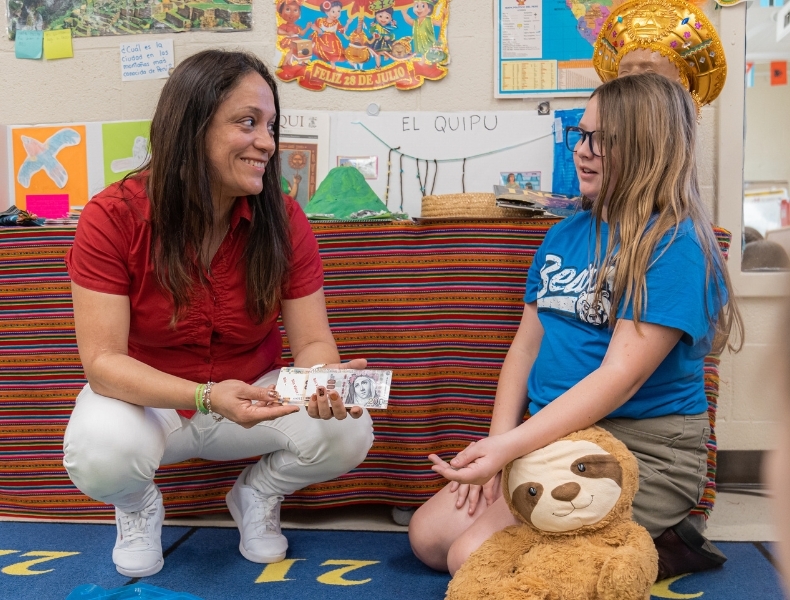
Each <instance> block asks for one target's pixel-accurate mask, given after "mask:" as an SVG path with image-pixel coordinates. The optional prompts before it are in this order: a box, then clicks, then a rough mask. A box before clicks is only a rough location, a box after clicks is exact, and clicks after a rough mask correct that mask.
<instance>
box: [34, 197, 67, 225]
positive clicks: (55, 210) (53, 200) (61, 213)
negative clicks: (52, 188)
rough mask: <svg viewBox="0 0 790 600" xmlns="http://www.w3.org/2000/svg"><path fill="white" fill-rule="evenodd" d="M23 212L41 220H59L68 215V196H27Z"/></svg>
mask: <svg viewBox="0 0 790 600" xmlns="http://www.w3.org/2000/svg"><path fill="white" fill-rule="evenodd" d="M25 201H26V205H25V210H27V212H31V213H33V214H34V215H36V216H37V217H41V218H42V219H61V218H63V217H65V216H66V215H68V214H69V195H68V194H27V195H26V196H25Z"/></svg>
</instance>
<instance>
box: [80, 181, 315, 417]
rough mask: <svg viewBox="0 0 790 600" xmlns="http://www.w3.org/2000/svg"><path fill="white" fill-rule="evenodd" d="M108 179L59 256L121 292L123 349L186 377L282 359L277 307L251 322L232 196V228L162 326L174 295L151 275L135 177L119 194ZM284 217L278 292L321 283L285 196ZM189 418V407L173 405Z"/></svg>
mask: <svg viewBox="0 0 790 600" xmlns="http://www.w3.org/2000/svg"><path fill="white" fill-rule="evenodd" d="M121 196H122V194H121V190H120V187H119V186H118V185H117V184H115V185H112V186H110V187H109V188H107V189H106V190H104V191H103V192H101V193H99V194H97V195H96V196H95V197H94V198H93V199H92V200H91V201H90V202H89V203H88V204H87V205H86V206H85V209H84V210H83V212H82V215H81V216H80V220H79V225H78V226H77V232H76V235H75V237H74V245H73V246H72V248H71V250H70V251H69V253H68V254H67V255H66V266H67V268H68V271H69V274H70V275H71V279H72V281H74V282H75V283H77V284H78V285H80V286H82V287H84V288H87V289H89V290H93V291H96V292H103V293H106V294H117V295H123V296H128V297H129V300H130V307H131V315H130V316H131V320H130V323H129V356H131V357H132V358H135V359H137V360H139V361H141V362H143V363H145V364H147V365H150V366H152V367H154V368H155V369H158V370H160V371H163V372H165V373H169V374H171V375H175V376H177V377H183V378H184V379H189V380H191V381H197V382H206V381H223V380H225V379H240V380H242V381H246V382H247V383H252V382H254V381H256V380H257V379H258V378H260V377H261V376H262V375H263V374H265V373H267V372H269V371H271V370H272V369H274V368H277V367H280V366H282V365H283V364H284V363H283V361H282V358H281V354H282V338H281V336H280V331H279V328H278V326H277V316H278V314H279V311H276V312H275V314H272V315H270V316H269V317H268V318H266V319H264V321H263V322H261V323H256V322H255V320H254V319H253V318H252V317H250V315H249V314H248V312H247V295H246V285H245V283H246V273H245V263H244V258H243V255H244V249H245V245H246V244H247V239H248V231H249V225H250V218H251V211H250V207H249V204H248V203H247V199H246V198H239V199H238V200H237V201H236V203H235V205H234V206H233V210H232V212H231V217H230V228H229V230H228V233H227V235H226V236H225V239H224V240H223V241H222V244H221V245H220V247H219V249H218V250H217V253H216V255H215V256H214V258H213V260H212V262H211V272H210V273H208V272H205V271H204V276H205V277H206V279H207V282H208V283H207V284H206V285H203V284H202V283H201V282H200V281H199V280H198V279H197V276H196V278H195V281H194V285H193V288H192V293H191V298H190V302H189V307H188V309H187V312H186V315H185V316H184V318H182V319H181V320H179V321H178V322H177V323H176V327H175V329H173V328H172V327H170V318H171V316H172V314H173V302H172V299H171V298H170V297H169V296H168V295H166V294H165V293H164V292H163V291H162V289H161V288H160V286H159V284H158V283H157V281H156V276H155V274H154V270H153V263H152V260H151V251H150V246H151V244H150V241H151V227H150V224H149V222H148V218H149V216H150V204H149V200H148V196H147V195H146V193H145V182H144V179H143V178H136V179H130V180H127V182H126V186H125V189H124V192H123V196H125V199H124V198H122V197H121ZM284 201H285V203H286V207H287V212H288V216H289V219H290V225H291V245H292V247H293V257H292V259H291V263H290V268H289V278H288V281H287V283H286V285H285V287H284V289H283V298H284V299H293V298H302V297H304V296H309V295H310V294H312V293H314V292H316V291H318V290H319V289H321V286H322V285H323V269H322V265H321V258H320V256H319V254H318V244H317V242H316V240H315V237H314V236H313V233H312V230H311V229H310V224H309V223H308V222H307V218H306V217H305V215H304V212H302V209H301V208H300V207H299V205H298V204H297V203H296V202H295V201H294V200H292V199H291V198H289V197H287V196H286V197H284ZM178 412H179V413H180V414H182V415H184V416H186V417H188V418H189V417H191V416H192V415H193V414H194V413H195V411H186V410H180V411H178Z"/></svg>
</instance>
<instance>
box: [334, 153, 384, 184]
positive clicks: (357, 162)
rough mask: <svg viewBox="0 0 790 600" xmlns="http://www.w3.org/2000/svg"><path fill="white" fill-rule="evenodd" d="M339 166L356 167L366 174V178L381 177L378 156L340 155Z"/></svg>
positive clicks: (338, 158)
mask: <svg viewBox="0 0 790 600" xmlns="http://www.w3.org/2000/svg"><path fill="white" fill-rule="evenodd" d="M337 166H338V167H354V168H355V169H357V170H358V171H359V172H360V173H362V174H363V175H364V176H365V179H378V178H379V157H378V156H338V157H337Z"/></svg>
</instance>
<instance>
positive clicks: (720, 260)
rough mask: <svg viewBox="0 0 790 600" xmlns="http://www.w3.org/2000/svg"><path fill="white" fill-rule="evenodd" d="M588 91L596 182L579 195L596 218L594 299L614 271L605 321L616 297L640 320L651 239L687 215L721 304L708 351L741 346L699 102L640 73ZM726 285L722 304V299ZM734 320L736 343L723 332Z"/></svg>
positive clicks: (675, 229)
mask: <svg viewBox="0 0 790 600" xmlns="http://www.w3.org/2000/svg"><path fill="white" fill-rule="evenodd" d="M593 97H595V98H597V101H598V128H599V129H600V130H601V131H602V132H603V133H602V134H600V135H601V150H602V152H601V154H602V155H603V159H602V162H603V173H602V185H601V191H600V193H599V195H598V198H597V199H596V200H594V201H593V200H590V199H589V198H583V201H582V206H583V207H584V208H588V209H590V210H591V211H592V214H593V216H595V222H596V232H595V239H596V257H595V264H596V265H599V269H598V273H599V274H600V276H599V277H598V278H597V280H596V284H595V298H596V301H600V299H601V295H602V294H603V288H604V285H605V284H606V280H607V279H608V277H607V275H606V274H607V273H613V281H611V287H612V289H611V290H610V293H611V306H612V307H613V311H612V313H613V314H612V315H610V319H611V321H610V322H611V324H612V325H614V324H615V323H616V321H617V318H618V316H619V314H620V313H621V310H620V308H619V307H620V306H621V303H622V306H623V307H627V306H629V305H630V306H631V307H632V309H633V315H634V317H633V318H634V322H635V323H636V325H637V327H638V326H639V322H640V317H641V316H642V314H643V311H644V308H645V307H646V306H647V302H648V297H647V288H646V279H645V275H646V273H647V270H648V269H649V268H650V266H651V261H652V258H653V255H654V252H655V250H656V245H657V244H658V242H659V241H660V240H661V238H662V237H663V236H664V235H665V234H666V233H667V232H672V233H671V236H672V238H671V239H670V242H669V243H670V244H671V243H672V242H673V241H674V237H675V236H676V235H677V232H678V229H679V226H680V223H681V222H682V221H683V220H684V219H686V218H690V219H691V220H692V222H693V223H694V229H695V231H696V233H697V238H698V239H699V242H700V245H701V247H702V251H703V253H704V258H705V282H706V288H707V286H708V285H710V282H711V281H712V282H713V286H714V290H715V293H716V294H717V295H718V299H719V305H721V310H720V311H719V314H718V315H709V319H710V321H711V323H715V326H716V335H715V337H714V340H713V348H712V351H713V352H716V353H718V352H721V351H722V350H723V349H724V348H725V347H728V348H730V350H733V351H737V350H739V349H740V347H741V345H742V344H743V321H742V319H741V315H740V312H739V311H738V307H737V305H736V302H735V298H734V297H733V293H732V285H731V283H730V277H729V275H728V273H727V268H726V265H725V264H724V257H723V256H722V254H721V252H720V250H719V245H718V242H717V241H716V236H715V235H714V233H713V225H712V222H711V219H710V217H709V216H708V213H707V210H706V208H705V205H704V204H703V202H702V199H701V197H700V192H699V182H698V179H697V163H696V157H695V147H696V137H697V109H696V106H695V104H694V101H693V99H692V98H691V95H690V94H689V93H688V90H686V89H685V88H683V87H682V86H681V85H680V84H679V83H677V82H674V81H670V80H669V79H667V78H666V77H663V76H661V75H656V74H654V73H645V74H640V75H631V76H627V77H620V78H618V79H614V80H612V81H610V82H608V83H606V84H604V85H602V86H601V87H599V88H598V89H597V90H596V91H595V92H594V93H593ZM607 199H608V201H607ZM604 216H605V217H606V221H607V222H608V223H609V225H610V226H609V234H608V243H607V247H606V253H605V255H604V256H603V257H601V256H600V250H599V249H600V239H601V237H600V236H601V225H600V224H601V221H602V219H603V217H604ZM614 267H616V268H614ZM722 280H723V282H724V283H723V285H722V283H721V282H722ZM725 291H726V292H728V300H729V301H728V302H727V303H726V304H725V303H724V302H722V300H723V299H724V297H725ZM678 293H679V294H683V293H684V290H678ZM614 307H617V308H614ZM706 310H707V306H706ZM733 327H735V330H736V334H737V335H736V336H735V342H734V343H733V342H731V341H730V340H729V337H730V333H731V331H732V329H733Z"/></svg>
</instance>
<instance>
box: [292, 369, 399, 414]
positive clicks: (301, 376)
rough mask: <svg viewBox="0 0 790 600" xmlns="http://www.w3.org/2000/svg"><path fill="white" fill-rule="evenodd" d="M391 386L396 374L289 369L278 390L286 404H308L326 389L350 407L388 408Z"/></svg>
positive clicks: (373, 370)
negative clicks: (320, 389) (335, 393)
mask: <svg viewBox="0 0 790 600" xmlns="http://www.w3.org/2000/svg"><path fill="white" fill-rule="evenodd" d="M391 385H392V371H383V370H378V369H364V370H354V369H326V368H317V369H300V368H297V367H285V368H283V369H282V370H281V371H280V376H279V378H278V380H277V387H276V391H277V393H278V394H279V396H280V399H281V400H282V402H283V404H306V403H307V401H308V400H309V399H310V397H311V396H312V395H313V394H315V393H316V392H317V390H318V388H319V387H323V388H325V389H326V390H335V391H336V392H337V393H338V394H340V397H341V398H343V403H344V404H345V405H346V406H364V407H365V408H373V409H385V408H387V404H388V401H389V393H390V387H391Z"/></svg>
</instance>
